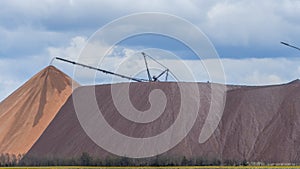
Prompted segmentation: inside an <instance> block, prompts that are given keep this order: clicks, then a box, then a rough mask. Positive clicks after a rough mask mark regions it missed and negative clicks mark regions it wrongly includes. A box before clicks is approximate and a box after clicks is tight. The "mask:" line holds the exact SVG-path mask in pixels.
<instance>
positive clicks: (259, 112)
mask: <svg viewBox="0 0 300 169" xmlns="http://www.w3.org/2000/svg"><path fill="white" fill-rule="evenodd" d="M115 85H116V86H119V87H122V84H115ZM210 85H211V84H209V83H198V86H199V89H200V94H201V97H200V98H199V101H200V103H201V107H200V110H199V113H198V118H197V119H196V123H195V125H194V126H193V128H192V129H191V131H190V132H189V134H188V135H187V137H186V138H185V139H183V140H182V141H181V142H180V143H179V144H178V145H177V146H175V147H174V148H173V149H171V150H170V151H168V152H166V153H164V155H166V156H186V157H205V158H217V159H222V160H227V159H228V160H232V159H234V160H247V161H265V162H277V163H288V162H300V153H299V152H300V149H299V147H300V142H299V140H300V131H299V130H300V115H299V112H300V83H299V81H298V80H297V81H294V82H292V83H289V84H285V85H276V86H264V87H232V86H231V87H229V88H230V89H229V90H228V92H227V100H226V105H225V110H224V113H223V116H222V119H221V122H220V124H219V126H218V128H217V130H216V131H215V132H214V134H213V135H212V136H211V137H210V138H209V140H208V141H206V142H205V143H203V144H200V143H199V142H198V138H199V135H200V132H201V128H202V126H203V123H204V120H205V118H206V116H207V112H208V110H209V105H210V93H211V88H210ZM110 87H111V85H99V86H96V90H95V91H96V97H97V102H98V104H99V108H100V109H101V110H102V112H103V115H104V116H105V118H106V120H107V121H108V122H109V123H110V124H111V126H113V127H114V128H115V129H116V130H118V131H119V132H121V133H124V134H126V135H128V136H132V137H149V136H152V135H156V134H158V133H160V132H162V131H163V130H165V129H166V128H168V126H170V124H172V123H173V122H174V119H176V117H177V112H178V111H177V110H178V108H179V106H178V105H179V103H180V100H179V98H180V96H179V93H178V86H177V85H176V84H175V83H160V82H157V83H132V84H131V85H130V99H131V101H132V102H133V105H134V106H135V107H136V108H137V109H140V110H147V109H148V108H149V106H150V105H149V102H148V94H149V91H151V90H152V89H155V88H159V89H162V90H163V91H164V92H165V94H166V96H167V98H168V103H167V107H166V109H165V111H164V113H163V115H162V116H161V117H160V118H159V119H158V120H155V121H153V122H151V123H149V124H137V123H131V122H130V121H128V120H126V119H125V118H124V117H122V116H121V115H120V114H119V113H118V112H117V110H116V108H115V107H114V103H113V101H112V97H111V93H110V91H111V90H110ZM89 88H92V86H87V87H80V88H78V89H77V90H76V91H75V92H74V93H73V95H76V96H78V93H81V92H83V91H84V90H87V89H89ZM83 93H84V92H83ZM82 97H84V96H83V95H82ZM89 104H90V102H89V101H88V100H87V101H86V102H83V105H85V106H86V107H89ZM89 113H95V112H92V111H89V110H88V109H87V114H89ZM96 113H97V112H96ZM174 132H176V131H174ZM107 136H109V133H108V134H107ZM103 137H106V136H103ZM120 146H122V145H120ZM82 152H88V153H89V154H91V155H95V156H98V157H107V156H108V155H112V154H110V153H109V152H107V151H105V150H103V149H102V148H100V147H98V146H97V145H96V144H95V143H94V142H93V141H92V140H91V139H90V138H89V137H88V136H87V134H86V133H85V132H84V130H83V129H82V127H81V125H80V123H79V121H78V119H77V115H76V113H75V110H74V105H73V99H72V97H70V98H69V99H68V100H67V102H66V104H64V106H63V107H62V108H61V110H60V111H59V113H58V114H57V115H56V117H55V118H54V120H53V121H52V122H51V124H50V125H49V127H48V128H47V129H46V131H45V132H44V133H43V134H42V136H41V137H40V138H39V140H38V141H37V142H36V143H35V145H34V146H33V147H32V148H31V150H30V151H29V153H28V155H32V156H37V155H39V156H43V155H44V156H45V155H47V156H49V155H51V156H52V155H53V156H58V157H73V156H78V155H80V154H81V153H82Z"/></svg>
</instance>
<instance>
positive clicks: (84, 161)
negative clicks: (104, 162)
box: [80, 152, 92, 166]
mask: <svg viewBox="0 0 300 169" xmlns="http://www.w3.org/2000/svg"><path fill="white" fill-rule="evenodd" d="M91 162H92V157H91V156H90V155H89V154H88V153H86V152H83V153H82V154H81V156H80V165H83V166H88V165H90V164H91Z"/></svg>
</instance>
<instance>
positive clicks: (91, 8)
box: [0, 0, 300, 99]
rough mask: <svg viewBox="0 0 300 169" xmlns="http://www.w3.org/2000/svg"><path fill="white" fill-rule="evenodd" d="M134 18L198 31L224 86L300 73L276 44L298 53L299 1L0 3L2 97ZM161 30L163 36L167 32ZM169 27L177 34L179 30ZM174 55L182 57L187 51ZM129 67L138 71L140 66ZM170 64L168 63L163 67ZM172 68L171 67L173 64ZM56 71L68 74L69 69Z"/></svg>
mask: <svg viewBox="0 0 300 169" xmlns="http://www.w3.org/2000/svg"><path fill="white" fill-rule="evenodd" d="M170 3H172V5H170ZM132 4H134V5H132ZM135 12H164V13H170V14H173V15H177V16H179V17H183V18H185V19H187V20H188V21H190V22H191V23H193V24H195V25H196V26H198V27H199V28H200V29H201V30H203V32H204V33H205V34H207V35H208V37H209V38H210V39H211V40H212V42H213V44H214V45H215V46H216V48H217V50H218V52H219V55H220V56H221V58H222V62H223V65H224V70H225V73H226V78H227V82H228V83H234V84H251V85H252V84H253V85H256V84H273V83H282V82H288V81H291V80H293V79H295V78H297V77H298V76H297V75H298V74H299V73H300V72H299V69H300V68H299V67H298V66H297V64H296V63H299V60H298V59H297V57H298V56H299V53H298V51H296V50H293V49H291V48H288V47H285V46H281V45H280V44H279V41H286V42H289V43H291V44H294V45H296V46H297V45H298V46H299V44H300V40H299V38H297V37H299V36H300V18H299V17H298V16H299V15H300V2H298V1H289V0H283V1H276V2H274V1H272V0H266V1H258V0H254V1H247V0H242V1H240V0H239V1H238V0H233V1H217V0H215V1H196V0H187V1H181V0H174V1H172V2H170V1H168V0H154V1H151V2H148V1H134V0H122V1H121V0H120V1H119V0H112V1H96V0H78V1H73V0H69V1H59V0H45V1H39V0H30V1H26V2H23V1H17V0H3V1H1V6H0V37H1V39H0V73H1V74H3V75H2V76H1V79H0V80H1V85H2V86H5V87H2V89H1V92H2V93H0V94H1V95H3V97H4V96H7V95H8V93H10V92H12V91H13V90H14V89H15V88H16V87H18V86H20V85H21V84H22V83H23V82H25V81H26V80H28V78H29V77H31V76H32V75H33V74H35V73H36V72H38V71H39V70H41V69H42V68H44V67H45V66H47V65H48V64H49V62H50V60H51V58H52V56H56V55H58V56H61V57H66V56H72V57H75V58H76V56H77V55H78V52H80V50H81V48H82V46H84V43H85V42H86V40H87V39H88V37H89V36H90V35H92V33H93V32H95V31H96V30H98V29H99V28H100V27H102V26H104V25H105V24H107V23H109V22H111V21H112V20H114V19H117V18H118V17H122V16H124V15H129V14H132V13H135ZM143 22H151V20H149V21H143ZM166 24H172V23H166ZM161 27H162V29H164V28H165V25H161ZM174 27H177V28H179V26H178V25H175V26H174ZM122 30H124V29H120V31H122ZM185 32H188V30H186V31H185ZM186 36H188V34H186ZM156 44H157V45H158V46H159V45H161V48H162V49H167V48H164V47H165V46H163V45H168V43H164V42H161V43H159V42H157V43H156ZM99 46H101V49H100V50H101V51H102V50H107V45H106V44H105V42H104V43H100V44H95V46H90V47H91V48H93V50H91V51H92V52H91V53H90V54H88V55H91V56H92V55H93V53H97V49H99ZM169 47H170V48H169V49H170V52H173V53H176V52H174V51H175V50H176V49H174V48H175V47H172V46H169ZM142 48H143V43H141V44H136V43H135V44H134V43H133V44H130V45H128V46H125V45H120V46H117V47H116V48H115V49H114V52H117V50H119V55H124V56H130V55H134V53H135V52H136V51H138V50H140V49H142ZM180 52H181V54H182V55H184V54H186V52H185V51H180ZM176 54H178V51H177V53H176ZM255 58H260V59H255ZM112 59H117V58H114V57H112ZM119 59H120V60H111V61H110V64H108V66H107V68H108V69H109V68H112V70H115V68H116V67H117V65H115V64H114V61H116V63H119V62H122V63H123V62H124V61H126V59H125V60H124V58H119ZM184 59H185V58H184ZM188 59H191V58H188ZM131 61H132V63H135V65H138V66H141V67H142V62H141V61H142V60H141V61H140V60H136V61H133V60H131ZM186 61H187V60H186ZM84 62H85V63H91V64H94V65H95V66H97V65H98V60H97V58H96V59H93V58H92V57H91V59H87V60H86V61H84ZM171 62H173V61H172V60H168V63H171ZM175 62H176V61H174V65H177V64H178V63H175ZM33 63H34V64H33ZM187 63H188V64H189V65H191V67H194V66H196V67H197V66H198V65H199V63H198V62H197V61H194V62H193V61H192V60H191V61H190V62H188V61H187ZM55 64H56V66H58V67H59V68H60V69H63V70H64V71H66V72H68V74H70V75H72V73H73V72H72V69H73V67H71V66H69V67H68V68H67V66H66V65H64V64H62V63H58V62H55ZM16 65H18V66H16ZM127 66H130V65H127ZM177 66H178V65H177ZM104 67H105V66H104ZM105 68H106V67H105ZM196 72H197V75H198V78H199V80H200V81H207V79H208V76H207V74H206V73H205V70H202V68H199V70H197V71H196ZM103 78H104V77H103ZM14 84H15V85H14ZM0 99H1V98H0Z"/></svg>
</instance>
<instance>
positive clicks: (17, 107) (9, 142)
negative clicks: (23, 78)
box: [0, 66, 72, 155]
mask: <svg viewBox="0 0 300 169" xmlns="http://www.w3.org/2000/svg"><path fill="white" fill-rule="evenodd" d="M71 93H72V79H71V78H70V77H68V76H67V75H66V74H64V73H63V72H61V71H60V70H58V69H56V68H55V67H53V66H49V67H46V68H45V69H43V70H42V71H40V72H39V73H37V74H36V75H35V76H33V77H32V78H31V79H30V80H28V81H27V82H26V83H25V84H23V85H22V86H21V87H20V88H18V89H17V90H16V91H15V92H14V93H12V94H11V95H10V96H8V97H7V98H6V99H5V100H3V101H2V102H1V103H0V153H9V154H15V155H18V154H24V153H27V151H28V150H29V149H30V148H31V147H32V145H33V144H34V143H35V142H36V140H37V139H38V138H39V137H40V136H41V134H42V133H43V132H44V130H45V129H46V128H47V126H48V125H49V123H50V122H51V121H52V120H53V118H54V117H55V115H56V114H57V112H58V111H59V109H60V108H61V106H62V105H63V104H64V103H65V101H66V100H67V98H68V97H69V96H70V95H71Z"/></svg>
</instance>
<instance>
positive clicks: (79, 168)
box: [0, 166, 300, 169]
mask: <svg viewBox="0 0 300 169" xmlns="http://www.w3.org/2000/svg"><path fill="white" fill-rule="evenodd" d="M0 168H3V169H7V168H16V169H18V168H19V169H31V168H32V169H42V168H45V169H52V168H53V169H54V168H58V169H68V168H70V169H85V168H86V169H93V168H95V169H96V168H99V169H132V168H133V169H198V168H199V169H206V168H207V169H222V168H224V169H229V168H233V169H272V168H274V169H276V168H285V169H289V168H291V169H292V168H298V169H300V166H170V167H85V166H52V167H0Z"/></svg>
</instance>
